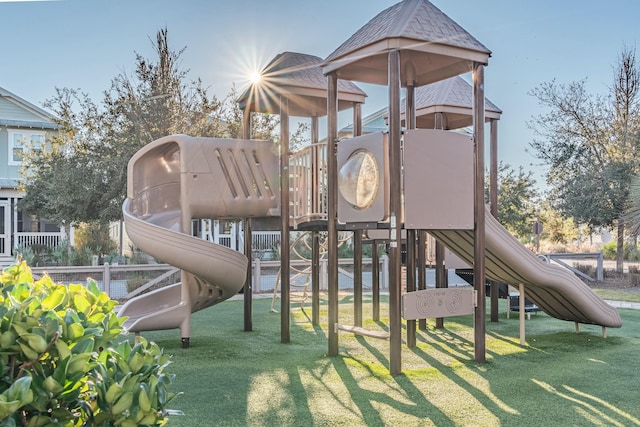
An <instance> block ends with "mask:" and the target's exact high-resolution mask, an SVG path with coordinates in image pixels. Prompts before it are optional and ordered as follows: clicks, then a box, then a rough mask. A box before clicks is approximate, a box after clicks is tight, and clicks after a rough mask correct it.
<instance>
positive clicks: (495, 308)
mask: <svg viewBox="0 0 640 427" xmlns="http://www.w3.org/2000/svg"><path fill="white" fill-rule="evenodd" d="M489 125H490V141H489V147H490V153H489V162H490V164H489V199H490V205H489V208H490V211H491V215H492V216H493V217H494V218H498V120H497V119H491V121H490V122H489ZM490 284H491V288H490V289H491V298H490V299H491V321H492V322H497V321H498V320H499V318H500V309H499V304H498V302H499V301H498V298H499V296H500V295H499V289H498V286H500V283H498V282H496V281H491V282H490Z"/></svg>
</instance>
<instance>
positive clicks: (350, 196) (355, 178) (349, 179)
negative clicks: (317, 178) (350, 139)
mask: <svg viewBox="0 0 640 427" xmlns="http://www.w3.org/2000/svg"><path fill="white" fill-rule="evenodd" d="M379 186H380V170H379V168H378V162H377V161H376V158H375V157H374V155H373V154H371V152H369V151H367V150H357V151H354V152H353V153H352V154H351V155H350V156H349V158H348V159H347V161H346V162H344V163H343V165H342V167H341V168H340V170H339V171H338V191H340V194H341V195H342V197H343V198H344V199H345V200H346V201H347V202H349V203H350V204H351V205H352V206H353V207H354V208H356V209H366V208H368V207H369V206H371V204H372V203H373V201H374V200H375V198H376V195H377V194H378V188H379Z"/></svg>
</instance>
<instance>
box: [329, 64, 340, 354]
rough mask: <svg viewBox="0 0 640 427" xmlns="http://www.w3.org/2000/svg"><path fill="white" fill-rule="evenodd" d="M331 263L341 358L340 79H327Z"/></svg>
mask: <svg viewBox="0 0 640 427" xmlns="http://www.w3.org/2000/svg"><path fill="white" fill-rule="evenodd" d="M327 82H328V84H327V86H328V89H327V174H328V176H327V186H328V189H327V198H328V207H327V235H328V236H327V246H328V254H327V262H328V270H329V271H328V286H327V287H328V292H329V306H328V311H329V328H328V329H329V331H328V332H329V334H328V338H329V351H328V353H329V356H337V355H338V332H337V330H336V325H337V324H338V230H337V222H338V182H337V181H338V179H337V178H338V160H337V158H336V148H337V141H338V76H337V75H336V74H335V73H331V74H329V75H328V76H327Z"/></svg>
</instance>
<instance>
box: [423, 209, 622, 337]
mask: <svg viewBox="0 0 640 427" xmlns="http://www.w3.org/2000/svg"><path fill="white" fill-rule="evenodd" d="M429 233H430V234H432V235H433V236H434V237H435V238H436V239H438V240H440V241H441V242H442V243H443V244H444V245H445V246H447V247H448V248H449V249H450V250H451V251H452V252H454V253H455V254H456V255H458V256H459V257H460V258H462V259H463V260H464V261H465V262H467V263H468V264H469V265H473V231H472V230H437V231H429ZM485 247H486V248H485V249H486V273H487V277H488V278H490V279H493V280H496V281H498V282H503V283H507V284H510V285H513V286H516V287H518V286H519V285H520V284H523V285H524V286H525V291H526V295H527V299H530V300H531V301H533V303H535V304H536V305H537V306H538V307H540V309H542V310H543V311H544V312H545V313H547V314H549V315H550V316H553V317H555V318H558V319H561V320H569V321H573V322H576V323H584V324H593V325H600V326H604V327H612V328H618V327H620V326H622V320H621V319H620V314H619V313H618V310H617V309H616V308H615V307H612V306H611V305H609V304H607V303H606V302H605V301H604V300H602V299H601V298H600V297H599V296H598V295H597V294H595V293H594V292H593V291H592V290H591V289H590V288H589V287H588V286H587V285H586V284H585V283H584V282H582V280H580V279H579V278H578V277H577V276H576V275H575V274H573V273H572V272H570V271H569V270H566V269H564V268H562V267H560V266H557V265H552V264H548V263H546V262H544V261H542V260H540V259H539V258H538V257H537V256H536V255H535V254H534V253H533V252H531V251H530V250H529V249H527V248H526V247H525V246H523V245H522V244H521V243H520V242H519V241H518V240H517V239H516V238H515V237H514V236H513V235H511V233H509V231H507V230H506V229H505V228H504V227H502V225H501V224H500V223H499V222H498V221H497V220H496V219H495V218H494V217H493V216H492V215H491V214H490V213H489V211H488V210H487V211H486V215H485Z"/></svg>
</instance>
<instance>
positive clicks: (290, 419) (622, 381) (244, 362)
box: [143, 300, 640, 427]
mask: <svg viewBox="0 0 640 427" xmlns="http://www.w3.org/2000/svg"><path fill="white" fill-rule="evenodd" d="M269 304H270V301H269V300H264V301H255V305H254V322H253V325H254V330H253V331H252V332H243V331H242V325H243V323H242V316H243V310H242V305H241V303H240V302H232V301H230V302H225V303H222V304H220V305H219V306H216V307H215V308H212V309H209V310H204V311H203V312H199V313H196V314H195V315H194V316H193V320H192V328H193V334H192V341H191V342H192V348H190V349H181V348H180V346H179V344H180V340H179V333H177V331H175V330H172V331H158V332H150V333H145V334H143V335H144V336H147V337H148V338H150V339H153V340H155V341H156V342H158V344H159V345H160V346H161V347H163V348H164V349H165V352H167V353H170V354H172V355H173V364H172V365H171V366H170V368H171V369H170V371H171V372H172V373H175V374H176V383H175V387H172V389H173V390H175V391H184V392H185V395H184V396H183V397H181V398H180V399H178V400H177V401H176V406H175V409H180V410H182V411H184V412H185V414H186V415H185V416H184V417H175V418H174V417H172V418H171V420H170V423H169V425H171V426H194V425H221V426H236V425H238V426H263V425H279V426H280V425H282V426H298V425H332V426H333V425H342V426H347V425H348V426H383V425H402V426H406V427H408V426H413V425H415V426H418V425H425V424H435V425H519V426H526V425H594V424H596V425H597V424H600V425H640V421H638V418H639V417H640V408H639V407H638V406H637V402H638V401H640V389H639V388H638V387H637V383H638V381H640V370H638V369H636V367H635V362H634V360H636V357H635V356H636V355H637V348H640V314H639V313H635V312H622V314H623V319H624V322H625V326H626V327H630V328H629V329H628V330H615V331H611V332H610V334H609V338H606V339H604V338H602V337H601V336H599V334H598V331H599V328H581V333H580V334H579V335H576V334H575V333H573V324H572V323H568V322H562V321H558V320H556V319H552V318H549V317H546V316H545V317H540V318H539V319H536V321H535V322H530V323H528V324H527V332H528V334H527V337H528V343H529V345H527V346H525V347H522V346H520V345H519V343H518V341H517V333H518V322H517V320H516V321H513V322H511V321H502V319H501V321H500V322H499V323H498V324H496V325H493V324H490V325H488V328H487V329H488V332H487V353H488V354H489V355H490V356H491V357H490V360H489V361H488V362H487V363H485V364H477V363H475V362H474V361H473V341H472V337H473V333H472V319H470V318H451V319H450V320H447V321H446V322H445V328H444V329H435V328H433V327H431V326H430V327H429V328H428V330H427V331H420V330H419V331H418V335H417V338H418V346H417V347H415V348H411V349H408V348H406V346H403V349H402V359H403V371H404V374H403V375H397V376H391V375H389V360H388V355H389V343H388V341H381V340H375V339H373V338H365V337H362V336H353V335H352V334H348V333H341V335H340V338H339V346H340V347H339V352H340V354H339V355H338V356H336V357H326V354H327V348H328V343H327V338H326V330H327V324H326V315H327V312H326V309H327V307H326V305H321V313H320V319H321V322H324V323H322V324H321V325H320V326H314V325H311V322H310V314H311V311H310V308H309V307H308V306H307V307H305V308H304V310H302V309H300V306H299V305H292V310H291V316H292V317H291V320H292V323H291V342H290V343H288V344H281V343H280V314H275V313H269V308H268V307H269ZM384 306H385V307H386V304H384ZM351 307H352V302H351V301H350V300H347V303H345V304H341V306H340V315H341V317H340V320H341V322H344V323H348V322H350V321H352V317H351V315H350V314H349V312H350V311H351V310H350V308H351ZM382 316H383V318H386V314H384V313H383V314H382ZM363 319H364V323H365V325H364V326H365V327H367V328H371V329H376V328H377V329H379V330H386V331H388V324H387V323H386V322H384V321H378V322H374V321H373V320H369V319H371V313H370V309H365V312H364V316H363ZM558 331H560V332H558ZM405 333H406V332H405ZM510 337H512V338H510Z"/></svg>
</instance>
